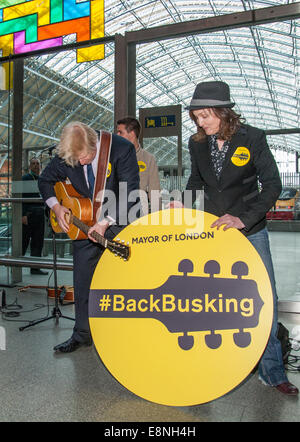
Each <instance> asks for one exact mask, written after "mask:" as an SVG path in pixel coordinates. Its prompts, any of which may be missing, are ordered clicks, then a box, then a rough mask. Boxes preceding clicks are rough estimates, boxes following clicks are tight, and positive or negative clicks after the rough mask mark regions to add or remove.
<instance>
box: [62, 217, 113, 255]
mask: <svg viewBox="0 0 300 442" xmlns="http://www.w3.org/2000/svg"><path fill="white" fill-rule="evenodd" d="M71 222H72V224H74V226H76V227H78V229H80V230H82V232H83V233H85V234H86V235H87V234H88V231H89V229H90V227H89V226H87V225H86V224H85V223H83V222H82V221H81V220H80V219H79V218H77V217H76V216H74V215H72V219H71ZM92 237H93V238H94V239H95V240H96V241H97V242H98V243H99V244H101V245H102V246H103V247H107V240H106V239H105V238H104V237H103V236H102V235H100V234H99V233H97V232H95V231H94V232H92Z"/></svg>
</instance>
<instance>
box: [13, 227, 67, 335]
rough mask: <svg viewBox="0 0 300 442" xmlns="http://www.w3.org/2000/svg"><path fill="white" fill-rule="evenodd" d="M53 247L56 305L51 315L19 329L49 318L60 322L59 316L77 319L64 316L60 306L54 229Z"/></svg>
mask: <svg viewBox="0 0 300 442" xmlns="http://www.w3.org/2000/svg"><path fill="white" fill-rule="evenodd" d="M52 247H53V275H54V293H55V305H54V308H53V310H52V314H51V316H48V317H46V318H42V319H37V320H36V321H31V322H30V323H29V324H28V325H25V326H24V327H20V328H19V330H20V331H23V330H25V329H26V328H28V327H33V326H34V325H37V324H40V323H41V322H45V321H48V320H49V319H55V324H56V325H57V324H58V323H59V318H64V319H70V320H71V321H75V319H74V318H70V317H69V316H64V315H63V314H62V313H61V311H60V308H59V306H58V301H59V295H58V286H57V254H56V240H55V232H54V230H53V229H52Z"/></svg>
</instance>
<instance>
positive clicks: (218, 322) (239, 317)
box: [89, 259, 264, 350]
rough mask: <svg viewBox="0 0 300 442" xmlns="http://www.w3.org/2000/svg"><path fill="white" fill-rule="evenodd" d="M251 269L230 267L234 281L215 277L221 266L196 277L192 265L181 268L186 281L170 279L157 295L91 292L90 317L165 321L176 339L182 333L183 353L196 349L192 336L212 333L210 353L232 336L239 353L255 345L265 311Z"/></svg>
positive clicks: (211, 264) (210, 264) (185, 263)
mask: <svg viewBox="0 0 300 442" xmlns="http://www.w3.org/2000/svg"><path fill="white" fill-rule="evenodd" d="M248 270H249V269H248V265H247V264H246V263H245V262H243V261H237V262H235V263H234V264H233V265H232V267H231V274H232V275H233V277H232V278H221V277H216V276H215V275H218V274H219V273H220V265H219V263H218V262H217V261H215V260H210V261H208V262H206V264H205V266H204V273H205V274H207V275H208V276H193V275H191V273H193V271H194V265H193V262H192V261H190V260H189V259H183V260H181V261H180V262H179V265H178V271H179V272H180V273H182V274H181V275H170V276H169V277H168V279H167V280H166V281H165V283H164V284H163V285H161V286H160V287H156V288H153V289H150V290H149V289H147V290H144V289H136V290H131V289H129V290H127V289H113V290H110V289H109V290H105V289H101V290H99V289H92V290H90V303H89V316H90V317H93V318H144V319H146V318H151V319H156V320H158V321H160V322H161V323H162V324H164V325H165V327H166V328H167V329H168V331H169V332H171V333H182V335H181V336H179V337H178V345H179V347H180V348H181V349H183V350H189V349H191V348H192V347H193V346H194V336H193V335H191V334H189V333H192V332H200V331H208V332H209V334H206V335H205V343H206V345H207V347H209V348H211V349H217V348H219V347H220V346H221V344H222V335H221V333H216V331H222V330H233V340H234V343H235V345H237V346H238V347H242V348H244V347H248V346H249V345H250V343H251V333H250V332H249V331H244V329H251V328H254V327H256V326H257V325H258V323H259V315H260V312H261V309H262V307H263V305H264V302H263V301H262V299H261V297H260V295H259V292H258V289H257V284H256V282H255V281H254V280H251V279H245V278H243V277H244V276H247V275H248Z"/></svg>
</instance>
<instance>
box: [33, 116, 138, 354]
mask: <svg viewBox="0 0 300 442" xmlns="http://www.w3.org/2000/svg"><path fill="white" fill-rule="evenodd" d="M100 148H101V132H100V137H99V134H98V133H97V132H96V131H95V130H94V129H92V128H91V127H89V126H87V125H85V124H83V123H80V122H71V123H69V124H68V125H67V126H65V128H64V129H63V131H62V134H61V138H60V142H59V145H58V155H57V156H55V157H54V158H53V159H52V160H51V162H50V163H49V164H48V165H47V167H46V168H45V169H44V171H43V173H42V174H41V175H40V177H39V189H40V192H41V195H42V197H43V199H44V201H45V202H46V204H47V205H48V206H49V207H50V208H51V209H52V210H53V211H54V213H55V215H56V218H57V221H58V223H59V225H60V227H61V228H62V230H63V231H64V232H66V233H67V232H68V228H69V225H68V222H67V220H66V218H65V216H66V214H67V213H68V209H67V208H66V207H64V206H62V205H60V204H59V202H58V201H57V199H56V196H55V191H54V185H55V184H56V182H58V181H66V179H68V180H69V181H70V182H71V184H72V185H73V187H74V188H75V190H76V191H77V192H78V193H79V194H80V195H82V197H84V198H91V199H92V200H93V197H92V196H91V193H90V191H91V186H92V184H91V183H90V177H91V175H94V179H95V177H97V173H98V167H97V166H98V157H99V152H100ZM120 183H125V184H126V190H127V207H126V208H124V204H123V203H124V202H123V201H122V205H120V206H119V199H120ZM138 189H139V170H138V165H137V160H136V155H135V150H134V146H133V145H132V144H131V143H130V142H128V141H127V140H125V139H124V138H122V137H119V136H117V135H112V143H111V151H110V157H109V167H108V173H107V179H106V186H105V192H106V193H107V195H109V193H110V192H113V194H114V196H115V199H114V198H112V199H113V200H114V201H113V202H115V203H116V204H112V205H113V206H115V207H113V208H112V211H109V213H108V215H109V216H108V217H105V216H104V215H105V213H102V214H101V218H100V219H99V220H98V221H97V222H96V223H95V224H94V225H93V226H92V227H91V228H90V230H89V232H88V239H84V240H77V241H74V242H73V262H74V267H73V269H74V270H73V283H74V298H75V326H74V330H73V334H72V336H71V338H70V339H68V340H67V341H66V342H63V343H62V344H59V345H57V346H55V347H54V350H55V351H60V352H63V353H69V352H72V351H74V350H76V349H77V348H79V347H80V346H82V345H91V344H92V339H91V334H90V329H89V320H88V298H89V290H90V284H91V281H92V277H93V273H94V270H95V268H96V266H97V263H98V261H99V259H100V257H101V255H102V253H103V252H104V250H105V249H104V247H103V246H101V245H100V244H98V243H96V241H95V240H94V239H93V237H92V236H91V234H92V232H93V231H96V232H97V233H99V234H100V235H102V236H105V238H107V239H109V240H111V239H113V238H114V237H115V236H116V235H117V234H118V233H119V232H120V231H121V230H122V228H123V227H125V225H126V224H128V212H129V209H130V208H131V207H132V206H133V205H134V204H135V203H132V202H131V203H129V202H128V195H129V194H130V192H132V191H138ZM122 198H123V195H122ZM105 199H106V200H107V197H106V196H105V193H104V202H103V208H104V205H105ZM108 199H109V196H108ZM107 207H109V204H108V205H107ZM119 209H120V210H119ZM124 210H126V213H123V212H124ZM83 268H84V272H83V271H82V269H83Z"/></svg>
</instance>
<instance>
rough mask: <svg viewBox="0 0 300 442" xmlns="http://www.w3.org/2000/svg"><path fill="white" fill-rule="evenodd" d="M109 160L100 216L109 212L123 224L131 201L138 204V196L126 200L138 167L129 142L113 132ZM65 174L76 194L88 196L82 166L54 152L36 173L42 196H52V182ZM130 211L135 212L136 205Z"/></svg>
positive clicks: (134, 184) (136, 186)
mask: <svg viewBox="0 0 300 442" xmlns="http://www.w3.org/2000/svg"><path fill="white" fill-rule="evenodd" d="M109 163H110V164H109V171H108V174H107V175H108V176H107V179H106V187H105V193H104V200H103V206H102V207H103V209H104V213H102V216H106V215H110V216H111V217H112V218H114V219H115V220H116V222H117V224H119V225H127V224H128V211H129V209H130V208H132V206H134V205H137V206H138V207H139V199H138V198H137V199H134V198H132V201H128V199H129V198H128V196H129V194H130V192H132V191H135V192H134V195H136V196H137V195H138V189H139V185H140V181H139V167H138V164H137V159H136V153H135V148H134V146H133V144H132V143H130V142H129V141H127V140H126V139H125V138H122V137H120V136H118V135H114V134H113V135H112V145H111V152H110V158H109ZM67 178H68V179H69V180H70V182H71V184H72V185H73V187H74V188H75V189H76V190H77V192H78V193H79V194H80V195H82V196H83V197H85V198H89V188H88V185H87V182H86V179H85V175H84V170H83V166H81V165H80V164H79V165H77V166H75V167H72V166H68V165H67V164H66V163H65V162H64V161H63V160H62V159H61V158H59V157H58V156H55V157H54V158H53V159H52V160H51V161H50V163H49V164H48V165H47V166H46V167H45V169H44V170H43V172H42V173H41V175H40V176H39V181H38V185H39V190H40V193H41V195H42V198H43V200H44V201H46V200H47V199H48V198H50V197H53V196H55V192H54V185H55V183H56V182H58V181H66V179H67ZM119 183H124V184H123V185H122V186H123V187H121V188H120V186H119ZM120 189H121V191H120ZM120 200H121V204H119V203H120ZM126 202H127V204H126ZM105 209H106V210H105ZM132 211H133V212H134V213H138V209H136V210H135V209H132ZM131 221H132V220H129V222H131Z"/></svg>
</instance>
